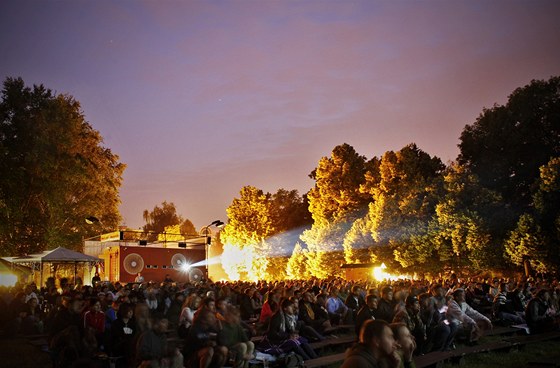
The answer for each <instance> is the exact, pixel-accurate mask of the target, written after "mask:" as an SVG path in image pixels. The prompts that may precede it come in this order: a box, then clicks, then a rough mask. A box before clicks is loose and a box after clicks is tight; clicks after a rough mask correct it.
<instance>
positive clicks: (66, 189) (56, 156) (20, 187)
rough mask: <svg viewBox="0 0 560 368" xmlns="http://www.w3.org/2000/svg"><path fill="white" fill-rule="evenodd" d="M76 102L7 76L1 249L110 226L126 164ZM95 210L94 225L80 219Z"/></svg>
mask: <svg viewBox="0 0 560 368" xmlns="http://www.w3.org/2000/svg"><path fill="white" fill-rule="evenodd" d="M102 144H103V138H102V137H101V135H100V134H99V132H98V131H96V130H95V129H93V128H92V126H91V125H90V124H89V123H88V122H87V121H86V120H85V117H84V115H83V112H82V110H81V107H80V104H79V102H78V101H76V100H74V98H72V97H71V96H69V95H56V94H54V93H53V92H52V91H51V90H49V89H47V88H45V87H44V86H43V85H39V86H36V85H35V86H33V88H29V87H26V86H25V83H24V81H23V80H22V79H21V78H7V79H6V80H5V81H4V84H3V89H2V101H1V102H0V155H1V157H2V159H1V160H0V253H1V254H4V255H6V254H10V255H14V254H19V255H21V254H28V253H33V252H38V251H42V250H45V249H50V248H54V247H56V246H64V247H68V248H72V249H77V250H81V247H82V242H81V239H83V238H84V237H89V236H92V235H93V234H98V233H99V232H101V231H110V230H114V229H115V228H116V227H117V225H118V223H119V222H120V219H121V217H120V214H119V211H118V206H119V204H120V198H119V194H118V190H119V187H120V185H121V183H122V173H123V171H124V169H125V165H124V164H122V163H120V162H119V158H118V156H116V155H115V154H113V153H112V152H111V150H110V149H108V148H105V147H103V145H102ZM90 216H95V217H96V218H97V219H99V220H100V221H99V222H98V224H97V226H94V227H92V226H89V225H87V224H86V223H85V221H84V219H85V218H86V217H90Z"/></svg>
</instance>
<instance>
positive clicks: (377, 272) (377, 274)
mask: <svg viewBox="0 0 560 368" xmlns="http://www.w3.org/2000/svg"><path fill="white" fill-rule="evenodd" d="M386 269H387V266H385V263H382V264H381V266H379V267H374V268H373V272H372V273H373V277H374V278H375V279H376V280H377V281H382V280H391V281H394V280H400V279H405V278H408V276H407V275H391V274H390V273H388V272H386V271H385V270H386Z"/></svg>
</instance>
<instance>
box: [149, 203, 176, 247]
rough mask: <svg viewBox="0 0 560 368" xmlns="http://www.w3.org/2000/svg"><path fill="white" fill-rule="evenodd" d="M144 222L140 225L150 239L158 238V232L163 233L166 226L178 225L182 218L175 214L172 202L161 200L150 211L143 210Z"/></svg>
mask: <svg viewBox="0 0 560 368" xmlns="http://www.w3.org/2000/svg"><path fill="white" fill-rule="evenodd" d="M142 217H143V218H144V221H145V222H146V224H145V225H144V226H143V227H142V229H143V230H144V232H145V233H146V234H147V237H148V239H149V240H150V241H153V240H155V239H157V238H158V234H160V233H163V232H164V231H165V228H166V227H167V226H173V225H179V224H181V222H183V218H182V217H181V216H180V215H178V214H177V209H176V208H175V204H173V202H169V203H167V202H166V201H163V202H162V203H161V207H160V206H157V205H156V206H154V209H153V210H152V211H148V210H144V213H143V214H142Z"/></svg>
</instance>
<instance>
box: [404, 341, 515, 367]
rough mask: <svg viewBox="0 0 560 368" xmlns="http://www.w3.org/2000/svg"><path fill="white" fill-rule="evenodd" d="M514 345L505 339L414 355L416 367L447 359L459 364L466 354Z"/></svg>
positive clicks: (435, 364) (508, 348)
mask: <svg viewBox="0 0 560 368" xmlns="http://www.w3.org/2000/svg"><path fill="white" fill-rule="evenodd" d="M513 346H514V345H513V344H512V343H509V342H505V341H497V342H491V343H486V344H481V345H475V346H465V347H462V348H459V349H456V350H452V351H434V352H432V353H428V354H425V355H420V356H416V357H414V364H415V365H416V368H425V367H430V366H436V367H437V366H440V365H441V364H443V362H445V361H451V362H452V363H454V364H459V363H460V362H461V359H462V358H463V357H464V356H467V355H472V354H479V353H487V352H490V351H498V350H510V349H511V348H512V347H513Z"/></svg>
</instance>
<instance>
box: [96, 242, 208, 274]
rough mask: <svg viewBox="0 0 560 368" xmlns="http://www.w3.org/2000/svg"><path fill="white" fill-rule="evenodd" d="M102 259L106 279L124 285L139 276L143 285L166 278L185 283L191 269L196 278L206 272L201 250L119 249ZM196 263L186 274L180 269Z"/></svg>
mask: <svg viewBox="0 0 560 368" xmlns="http://www.w3.org/2000/svg"><path fill="white" fill-rule="evenodd" d="M103 258H104V259H105V275H106V276H109V280H110V281H120V282H124V283H127V282H134V279H135V278H136V275H137V274H138V272H140V273H141V274H142V276H144V280H145V281H155V282H161V281H163V279H164V278H165V275H167V274H169V275H170V277H171V278H172V279H173V280H174V281H178V282H187V281H189V276H193V272H192V271H193V269H194V268H197V269H198V270H200V272H197V274H198V275H200V274H202V275H204V274H205V270H206V267H205V265H204V260H205V249H204V247H200V248H195V249H185V248H160V247H157V248H156V247H149V246H136V245H121V246H119V247H112V248H111V249H109V251H108V252H107V253H106V254H104V256H103ZM197 262H200V263H202V264H200V265H198V266H197V267H193V268H190V269H189V270H188V271H185V268H184V267H183V268H182V267H181V266H182V265H184V264H187V265H191V264H195V263H197ZM203 277H205V276H203Z"/></svg>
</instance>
